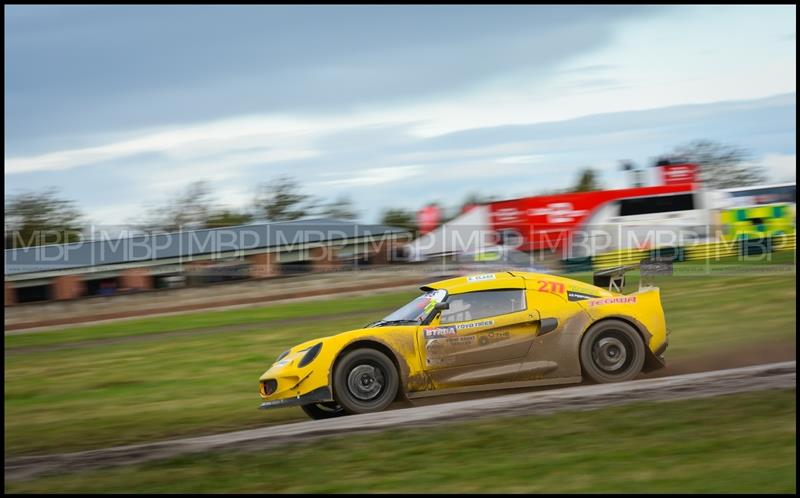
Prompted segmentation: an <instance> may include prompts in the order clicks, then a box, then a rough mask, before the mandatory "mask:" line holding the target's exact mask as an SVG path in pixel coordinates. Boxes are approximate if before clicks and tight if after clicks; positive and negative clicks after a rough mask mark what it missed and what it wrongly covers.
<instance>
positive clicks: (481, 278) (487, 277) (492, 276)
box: [467, 273, 497, 282]
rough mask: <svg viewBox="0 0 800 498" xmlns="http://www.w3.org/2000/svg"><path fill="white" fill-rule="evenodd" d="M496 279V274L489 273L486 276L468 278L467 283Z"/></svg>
mask: <svg viewBox="0 0 800 498" xmlns="http://www.w3.org/2000/svg"><path fill="white" fill-rule="evenodd" d="M495 278H497V277H495V276H494V273H487V274H485V275H472V276H471V277H467V282H480V281H483V280H494V279H495Z"/></svg>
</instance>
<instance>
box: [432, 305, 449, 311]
mask: <svg viewBox="0 0 800 498" xmlns="http://www.w3.org/2000/svg"><path fill="white" fill-rule="evenodd" d="M433 309H434V311H442V310H449V309H450V303H436V304H435V305H434V306H433Z"/></svg>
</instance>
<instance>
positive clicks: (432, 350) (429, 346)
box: [425, 339, 446, 356]
mask: <svg viewBox="0 0 800 498" xmlns="http://www.w3.org/2000/svg"><path fill="white" fill-rule="evenodd" d="M445 349H446V347H445V344H444V341H443V340H442V339H430V340H429V341H428V342H427V343H426V344H425V351H427V352H428V354H429V355H433V356H438V355H440V354H442V353H443V352H444V350H445Z"/></svg>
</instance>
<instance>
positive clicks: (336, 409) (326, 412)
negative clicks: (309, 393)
mask: <svg viewBox="0 0 800 498" xmlns="http://www.w3.org/2000/svg"><path fill="white" fill-rule="evenodd" d="M300 408H302V409H303V411H304V412H306V415H308V416H309V417H311V418H313V419H314V420H322V419H326V418H334V417H341V416H342V415H347V414H346V413H345V411H344V409H342V407H341V406H339V404H338V403H336V402H335V401H328V402H325V403H311V404H308V405H303V406H301V407H300Z"/></svg>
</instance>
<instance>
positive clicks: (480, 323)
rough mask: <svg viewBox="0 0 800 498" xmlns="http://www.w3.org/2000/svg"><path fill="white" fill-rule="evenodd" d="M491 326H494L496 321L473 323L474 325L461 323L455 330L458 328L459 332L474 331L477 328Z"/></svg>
mask: <svg viewBox="0 0 800 498" xmlns="http://www.w3.org/2000/svg"><path fill="white" fill-rule="evenodd" d="M489 325H494V320H483V321H482V322H472V323H460V324H458V325H456V326H455V327H454V328H457V329H459V330H462V329H474V328H476V327H488V326H489Z"/></svg>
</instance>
